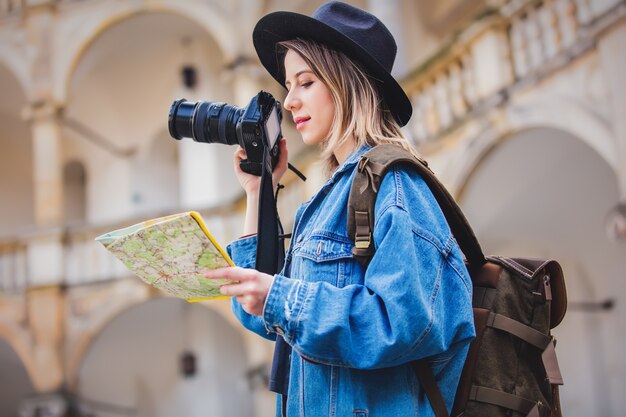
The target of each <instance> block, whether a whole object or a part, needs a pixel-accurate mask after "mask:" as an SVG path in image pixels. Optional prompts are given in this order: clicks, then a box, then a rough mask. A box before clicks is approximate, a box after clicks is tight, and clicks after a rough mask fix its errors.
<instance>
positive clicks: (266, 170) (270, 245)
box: [255, 152, 291, 416]
mask: <svg viewBox="0 0 626 417" xmlns="http://www.w3.org/2000/svg"><path fill="white" fill-rule="evenodd" d="M257 230H258V234H257V248H256V267H255V269H256V270H257V271H260V272H264V273H266V274H272V275H273V274H275V273H277V272H278V271H279V269H282V265H283V263H284V257H285V251H284V247H283V245H282V242H283V239H280V235H281V234H282V233H283V230H282V225H281V224H280V220H279V218H278V210H277V209H276V197H275V196H274V190H273V184H272V166H271V158H270V156H269V152H265V154H264V156H263V166H262V168H261V188H260V192H259V220H258V229H257ZM290 356H291V346H289V344H287V342H285V339H283V338H282V337H280V336H279V337H277V338H276V344H275V347H274V358H273V360H272V371H271V374H270V382H269V389H270V391H272V392H276V393H278V394H281V395H282V399H283V416H284V415H285V405H286V401H287V390H288V387H289V366H290V363H289V359H290Z"/></svg>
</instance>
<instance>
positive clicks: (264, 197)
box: [255, 151, 284, 275]
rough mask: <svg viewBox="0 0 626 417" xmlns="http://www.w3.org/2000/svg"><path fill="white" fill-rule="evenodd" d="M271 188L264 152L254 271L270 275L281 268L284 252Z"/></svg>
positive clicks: (270, 171) (266, 153) (268, 165)
mask: <svg viewBox="0 0 626 417" xmlns="http://www.w3.org/2000/svg"><path fill="white" fill-rule="evenodd" d="M273 188H274V186H273V184H272V167H271V158H270V157H269V151H266V152H265V153H264V154H263V165H262V167H261V188H260V190H259V191H260V192H259V216H258V224H257V230H258V234H257V246H256V255H257V256H256V265H255V269H256V270H257V271H260V272H264V273H266V274H271V275H274V274H275V273H277V272H278V270H279V267H282V263H283V262H282V261H283V258H284V251H283V250H280V248H279V243H280V242H279V235H280V234H282V230H280V229H281V227H280V225H279V223H280V222H279V221H278V211H277V210H276V198H275V197H274V189H273Z"/></svg>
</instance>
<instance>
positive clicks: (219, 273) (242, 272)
mask: <svg viewBox="0 0 626 417" xmlns="http://www.w3.org/2000/svg"><path fill="white" fill-rule="evenodd" d="M204 276H205V277H206V278H209V279H230V280H234V281H246V280H249V279H251V278H252V277H253V276H254V270H248V269H245V268H240V267H238V266H230V267H226V268H217V269H210V270H208V271H205V272H204Z"/></svg>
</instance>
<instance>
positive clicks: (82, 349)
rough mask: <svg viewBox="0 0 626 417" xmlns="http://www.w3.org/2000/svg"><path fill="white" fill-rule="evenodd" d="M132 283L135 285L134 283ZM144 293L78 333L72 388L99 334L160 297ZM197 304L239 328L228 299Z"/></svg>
mask: <svg viewBox="0 0 626 417" xmlns="http://www.w3.org/2000/svg"><path fill="white" fill-rule="evenodd" d="M131 285H133V286H134V284H131ZM138 285H143V284H138ZM122 292H125V293H133V294H137V293H138V292H137V291H136V290H134V289H131V288H126V289H125V290H124V291H122ZM142 294H144V295H143V296H138V297H137V296H135V297H133V298H131V297H128V298H125V299H118V303H117V305H116V306H115V307H114V308H111V309H109V310H108V311H107V313H106V314H103V315H101V316H99V317H98V319H97V320H94V321H93V323H92V324H91V325H90V327H89V331H88V332H84V333H81V334H78V335H76V337H75V339H74V342H73V343H72V350H71V352H70V354H69V355H68V358H69V360H68V362H67V368H66V369H67V376H66V382H67V384H68V386H69V387H71V388H72V389H73V388H75V387H76V384H77V382H78V373H79V370H80V365H81V363H83V361H84V359H85V356H86V355H87V353H88V352H89V349H90V347H91V346H92V345H93V343H94V341H95V340H96V338H97V337H98V335H99V334H101V333H102V332H103V331H104V329H105V328H106V327H107V326H108V325H109V324H110V323H111V322H113V321H114V320H115V319H116V318H118V317H121V316H122V315H124V313H126V312H128V311H130V310H132V309H133V308H135V307H137V306H140V305H141V304H144V303H146V302H149V301H150V300H155V299H159V298H160V297H155V296H150V295H148V293H147V292H146V293H142ZM196 305H199V306H202V307H204V308H206V309H208V310H211V311H213V312H214V313H215V314H217V315H219V316H220V317H221V319H222V320H224V321H225V322H227V323H229V325H230V326H231V327H234V328H237V326H238V325H239V322H238V321H237V319H236V318H235V317H234V316H233V314H232V313H231V312H230V303H229V302H228V301H227V300H215V301H211V302H209V303H197V304H196ZM0 336H1V334H0Z"/></svg>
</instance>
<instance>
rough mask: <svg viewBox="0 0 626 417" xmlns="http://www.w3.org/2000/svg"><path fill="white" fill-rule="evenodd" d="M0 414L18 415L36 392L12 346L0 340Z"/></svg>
mask: <svg viewBox="0 0 626 417" xmlns="http://www.w3.org/2000/svg"><path fill="white" fill-rule="evenodd" d="M0 369H2V372H0V386H2V390H0V414H2V415H3V416H5V415H6V416H9V415H11V416H13V415H17V414H18V409H19V408H20V403H21V402H22V400H23V399H24V398H27V397H28V396H30V395H32V394H33V392H34V391H35V388H34V387H33V383H32V381H31V378H30V376H29V375H28V372H27V371H26V369H25V368H24V366H23V362H21V360H20V358H19V357H18V356H17V355H16V353H15V350H13V348H12V346H11V345H10V344H8V343H6V342H5V341H4V340H3V339H2V338H0Z"/></svg>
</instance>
